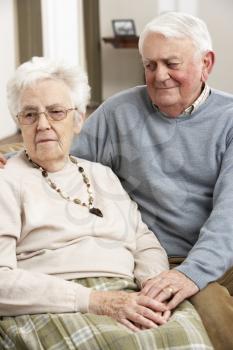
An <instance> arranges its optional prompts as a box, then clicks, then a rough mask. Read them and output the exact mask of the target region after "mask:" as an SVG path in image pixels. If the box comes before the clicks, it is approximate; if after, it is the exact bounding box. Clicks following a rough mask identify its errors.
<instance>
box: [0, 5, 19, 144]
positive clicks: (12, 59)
mask: <svg viewBox="0 0 233 350" xmlns="http://www.w3.org/2000/svg"><path fill="white" fill-rule="evenodd" d="M14 5H15V3H14V0H7V1H6V0H0V52H1V59H0V77H1V79H0V96H1V102H0V139H3V138H5V137H7V136H9V135H11V134H13V133H14V132H15V131H16V125H15V123H14V122H13V120H12V118H11V116H10V114H9V112H8V108H7V102H6V83H7V81H8V79H9V77H10V76H11V75H12V74H13V72H14V70H15V67H16V62H17V57H18V50H17V42H16V26H15V22H16V21H15V17H16V16H15V8H14Z"/></svg>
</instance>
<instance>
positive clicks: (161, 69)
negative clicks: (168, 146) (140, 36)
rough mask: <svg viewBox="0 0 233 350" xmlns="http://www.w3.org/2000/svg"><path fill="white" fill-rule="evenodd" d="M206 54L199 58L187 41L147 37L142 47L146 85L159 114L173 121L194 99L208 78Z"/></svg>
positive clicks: (157, 34)
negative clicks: (162, 113) (172, 118)
mask: <svg viewBox="0 0 233 350" xmlns="http://www.w3.org/2000/svg"><path fill="white" fill-rule="evenodd" d="M209 54H210V53H207V54H204V55H201V54H199V53H198V51H197V49H196V47H195V46H194V44H193V43H192V42H191V40H189V39H188V38H165V37H164V36H163V35H161V34H159V33H149V34H148V35H147V37H146V38H145V40H144V44H143V47H142V59H143V64H144V67H145V77H146V84H147V89H148V93H149V96H150V98H151V100H152V102H153V103H154V104H155V105H156V106H158V107H159V109H160V110H161V111H162V112H164V113H166V114H168V115H169V116H171V117H176V116H178V115H179V114H181V113H182V112H183V111H184V110H185V108H187V107H189V106H190V105H191V104H192V103H193V102H194V101H195V100H196V99H197V97H198V96H199V95H200V93H201V89H202V86H203V82H204V81H205V80H206V79H207V77H208V73H209V70H208V67H207V65H208V59H210V58H211V57H212V56H211V57H209V56H208V55H209Z"/></svg>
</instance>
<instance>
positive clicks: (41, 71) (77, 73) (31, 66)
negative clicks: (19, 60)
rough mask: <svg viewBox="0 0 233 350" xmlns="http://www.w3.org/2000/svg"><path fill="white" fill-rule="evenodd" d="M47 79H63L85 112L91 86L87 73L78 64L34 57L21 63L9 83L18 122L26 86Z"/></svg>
mask: <svg viewBox="0 0 233 350" xmlns="http://www.w3.org/2000/svg"><path fill="white" fill-rule="evenodd" d="M45 79H52V80H58V81H62V82H63V83H64V84H66V86H67V87H68V88H69V89H70V93H71V99H72V102H73V103H74V107H76V108H77V109H78V112H80V113H85V111H86V107H87V103H88V101H89V98H90V86H89V85H88V79H87V75H86V73H85V72H84V71H83V70H82V69H81V68H80V67H78V66H74V65H70V64H68V63H65V62H64V61H61V60H52V59H48V58H45V57H33V58H32V59H31V60H30V61H28V62H25V63H23V64H21V65H20V66H19V67H18V68H17V69H16V71H15V74H14V76H13V77H12V78H11V79H10V80H9V81H8V84H7V100H8V108H9V111H10V113H11V115H12V117H13V118H14V120H15V121H16V122H17V119H16V115H17V113H19V98H20V93H21V92H22V90H23V89H24V88H26V87H30V86H33V85H34V84H35V83H37V82H38V81H41V80H45Z"/></svg>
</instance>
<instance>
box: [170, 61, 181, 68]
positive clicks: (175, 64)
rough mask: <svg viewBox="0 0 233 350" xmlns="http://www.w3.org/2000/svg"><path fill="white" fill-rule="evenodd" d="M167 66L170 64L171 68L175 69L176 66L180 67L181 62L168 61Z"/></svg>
mask: <svg viewBox="0 0 233 350" xmlns="http://www.w3.org/2000/svg"><path fill="white" fill-rule="evenodd" d="M167 66H168V67H169V68H173V69H175V68H178V67H179V63H178V62H168V64H167Z"/></svg>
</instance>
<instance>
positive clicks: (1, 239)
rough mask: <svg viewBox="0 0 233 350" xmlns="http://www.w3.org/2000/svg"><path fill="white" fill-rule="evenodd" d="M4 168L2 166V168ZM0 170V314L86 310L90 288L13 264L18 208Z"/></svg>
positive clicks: (16, 197)
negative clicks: (22, 268)
mask: <svg viewBox="0 0 233 350" xmlns="http://www.w3.org/2000/svg"><path fill="white" fill-rule="evenodd" d="M2 171H4V170H2ZM1 175H2V173H0V193H1V197H0V213H1V220H0V281H1V283H0V316H16V315H21V314H32V313H45V312H51V313H62V312H75V311H80V312H87V310H88V304H89V295H90V292H91V289H89V288H86V287H83V286H81V285H78V284H76V283H74V282H69V281H65V280H63V279H61V278H58V277H53V276H49V275H46V274H43V273H32V272H29V271H25V270H20V269H18V268H17V258H16V244H17V242H18V241H19V240H20V232H21V210H20V193H19V190H18V186H13V185H12V184H11V182H10V181H8V180H4V177H3V176H1Z"/></svg>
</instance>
